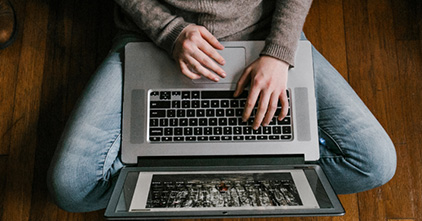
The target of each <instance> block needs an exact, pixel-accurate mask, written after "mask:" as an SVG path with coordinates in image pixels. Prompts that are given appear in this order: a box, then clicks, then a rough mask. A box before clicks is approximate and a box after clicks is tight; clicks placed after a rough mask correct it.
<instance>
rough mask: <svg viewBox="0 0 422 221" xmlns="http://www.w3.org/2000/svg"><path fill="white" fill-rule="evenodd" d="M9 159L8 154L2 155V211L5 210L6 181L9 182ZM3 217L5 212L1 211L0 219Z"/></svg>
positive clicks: (0, 159) (0, 188)
mask: <svg viewBox="0 0 422 221" xmlns="http://www.w3.org/2000/svg"><path fill="white" fill-rule="evenodd" d="M7 160H8V156H0V177H2V179H0V211H3V208H4V204H5V200H4V198H5V195H6V182H7V176H6V174H7ZM2 218H3V213H2V212H0V220H2Z"/></svg>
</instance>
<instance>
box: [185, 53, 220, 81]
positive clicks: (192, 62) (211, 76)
mask: <svg viewBox="0 0 422 221" xmlns="http://www.w3.org/2000/svg"><path fill="white" fill-rule="evenodd" d="M187 59H188V64H190V66H191V68H193V69H194V70H195V71H196V73H197V74H200V75H202V76H204V77H206V78H208V79H210V80H212V81H215V82H218V81H219V80H220V78H218V76H217V75H215V74H213V73H212V72H211V71H209V70H208V69H206V68H205V67H204V66H202V65H201V63H199V62H198V61H197V60H196V59H195V58H192V57H189V58H187Z"/></svg>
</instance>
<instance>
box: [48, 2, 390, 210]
mask: <svg viewBox="0 0 422 221" xmlns="http://www.w3.org/2000/svg"><path fill="white" fill-rule="evenodd" d="M115 2H116V3H117V4H118V6H119V8H118V9H117V10H116V13H115V21H116V24H117V26H118V27H119V28H120V29H121V30H122V32H121V33H120V34H119V35H118V36H117V37H116V39H115V41H114V44H113V47H112V49H111V52H110V54H109V56H108V57H107V58H106V59H105V61H104V62H103V63H102V64H101V65H100V67H99V68H98V70H97V71H96V73H95V74H94V76H93V78H92V79H91V80H90V83H89V84H88V85H87V88H86V89H85V92H84V94H83V95H82V97H81V99H80V100H79V101H78V103H77V105H76V108H75V110H74V112H73V113H72V115H71V117H70V118H69V121H68V124H67V126H66V128H65V130H64V132H63V135H62V138H61V141H60V142H59V144H58V148H57V149H56V152H55V154H54V157H53V160H52V162H51V165H50V169H49V172H48V188H49V191H50V193H51V195H52V197H53V199H54V200H55V202H56V203H57V205H58V206H59V207H61V208H63V209H65V210H67V211H71V212H86V211H93V210H98V209H102V208H104V207H106V205H107V202H108V200H109V198H110V195H111V192H112V189H113V187H114V185H115V182H116V179H117V176H118V174H119V170H120V168H122V167H123V164H122V162H121V160H120V155H119V151H120V141H121V111H122V110H121V102H122V76H123V71H122V63H123V62H124V57H123V50H124V45H125V44H126V43H128V42H132V41H145V40H147V41H153V42H154V43H155V44H156V45H158V46H159V47H161V48H163V49H164V50H166V51H167V52H168V54H169V56H172V57H173V58H174V60H175V62H177V64H178V66H179V68H180V70H181V72H182V73H183V75H184V76H180V77H188V78H191V79H194V78H199V77H201V76H204V77H207V78H209V79H211V80H214V81H218V80H219V79H220V78H223V77H224V76H225V75H226V73H224V70H223V69H221V68H220V66H219V65H218V64H220V65H223V64H224V63H225V61H224V59H223V58H222V57H221V56H220V55H219V54H218V50H222V49H223V46H222V45H221V44H220V43H219V41H229V40H258V39H259V40H265V47H264V49H263V50H262V51H261V54H260V57H259V58H258V59H257V60H255V61H254V62H253V63H252V64H250V65H249V66H248V67H247V68H246V69H245V71H244V73H243V75H242V77H241V78H240V80H239V82H238V84H237V89H236V92H235V94H234V96H235V95H237V94H238V92H239V91H241V90H243V89H244V88H245V86H246V85H248V84H249V85H250V86H249V88H250V89H249V95H248V98H247V105H246V108H245V110H244V114H243V116H242V118H243V119H244V120H245V119H247V118H248V117H249V116H250V112H251V107H252V106H254V105H255V103H256V102H257V103H258V113H257V116H258V117H256V119H255V120H254V123H253V125H252V127H253V128H254V129H256V128H257V127H259V126H265V125H267V124H268V122H269V119H271V117H272V116H273V115H274V104H276V103H277V102H278V101H280V102H281V103H282V104H285V100H286V95H285V89H286V83H287V78H288V68H289V66H294V54H295V50H296V47H297V43H298V39H299V38H302V39H305V36H304V34H303V33H302V31H301V30H302V27H303V24H304V21H305V18H306V15H307V13H308V10H309V8H310V5H311V0H282V1H268V0H265V1H263V0H258V1H257V0H241V1H219V0H210V1H195V0H188V1H177V0H163V1H154V0H142V1H141V0H115ZM312 56H313V60H314V70H315V71H314V72H315V73H314V74H315V76H314V77H315V89H316V99H317V111H318V113H317V116H318V127H319V136H320V141H321V142H320V153H321V154H320V155H321V156H320V159H319V160H318V162H317V163H318V164H319V165H321V167H322V168H323V170H324V171H325V173H326V175H327V177H328V179H329V180H330V182H331V184H332V186H333V188H334V190H335V191H336V192H337V193H338V194H348V193H356V192H361V191H365V190H368V189H371V188H374V187H378V186H380V185H383V184H385V183H386V182H388V181H389V180H390V179H391V178H392V177H393V175H394V173H395V168H396V153H395V148H394V145H393V143H392V142H391V140H390V138H389V136H388V135H387V134H386V132H385V131H384V129H383V128H382V126H381V125H380V124H379V123H378V121H377V120H376V119H375V117H374V116H373V115H372V114H371V112H370V111H369V110H368V108H367V107H366V106H365V105H364V103H363V102H362V101H361V100H360V99H359V97H358V96H357V94H356V93H355V92H354V91H353V89H352V88H351V87H350V86H349V85H348V83H347V82H346V81H345V80H344V79H343V78H342V77H341V75H340V74H339V73H338V72H337V71H336V70H335V69H334V68H333V67H332V66H331V65H330V64H329V62H328V61H327V60H326V59H324V58H323V57H322V55H321V54H320V53H319V52H318V51H317V50H316V49H315V48H313V49H312ZM298 62H300V61H298ZM285 106H286V105H285ZM284 116H285V110H283V111H281V114H280V115H279V116H277V117H278V118H279V119H281V118H283V117H284Z"/></svg>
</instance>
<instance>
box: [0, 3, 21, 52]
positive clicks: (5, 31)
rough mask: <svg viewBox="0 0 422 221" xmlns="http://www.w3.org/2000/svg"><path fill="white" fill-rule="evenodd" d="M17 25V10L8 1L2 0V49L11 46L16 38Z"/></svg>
mask: <svg viewBox="0 0 422 221" xmlns="http://www.w3.org/2000/svg"><path fill="white" fill-rule="evenodd" d="M16 33H17V23H16V15H15V10H14V9H13V6H12V4H11V3H10V2H9V1H6V0H0V49H5V48H7V47H8V46H10V45H11V44H12V43H13V41H14V40H15V38H16Z"/></svg>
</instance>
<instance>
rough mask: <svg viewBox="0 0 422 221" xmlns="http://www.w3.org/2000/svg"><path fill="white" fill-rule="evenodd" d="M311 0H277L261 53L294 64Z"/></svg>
mask: <svg viewBox="0 0 422 221" xmlns="http://www.w3.org/2000/svg"><path fill="white" fill-rule="evenodd" d="M311 3H312V0H279V1H277V3H276V8H275V10H274V14H273V20H272V24H271V32H270V34H269V35H268V37H267V38H266V44H265V48H264V49H263V51H262V52H261V55H269V56H271V57H275V58H277V59H280V60H283V61H285V62H287V63H289V64H290V65H292V66H293V65H294V55H295V52H296V48H297V42H298V39H299V37H300V33H301V31H302V28H303V24H304V23H305V19H306V15H307V14H308V11H309V8H310V7H311Z"/></svg>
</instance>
